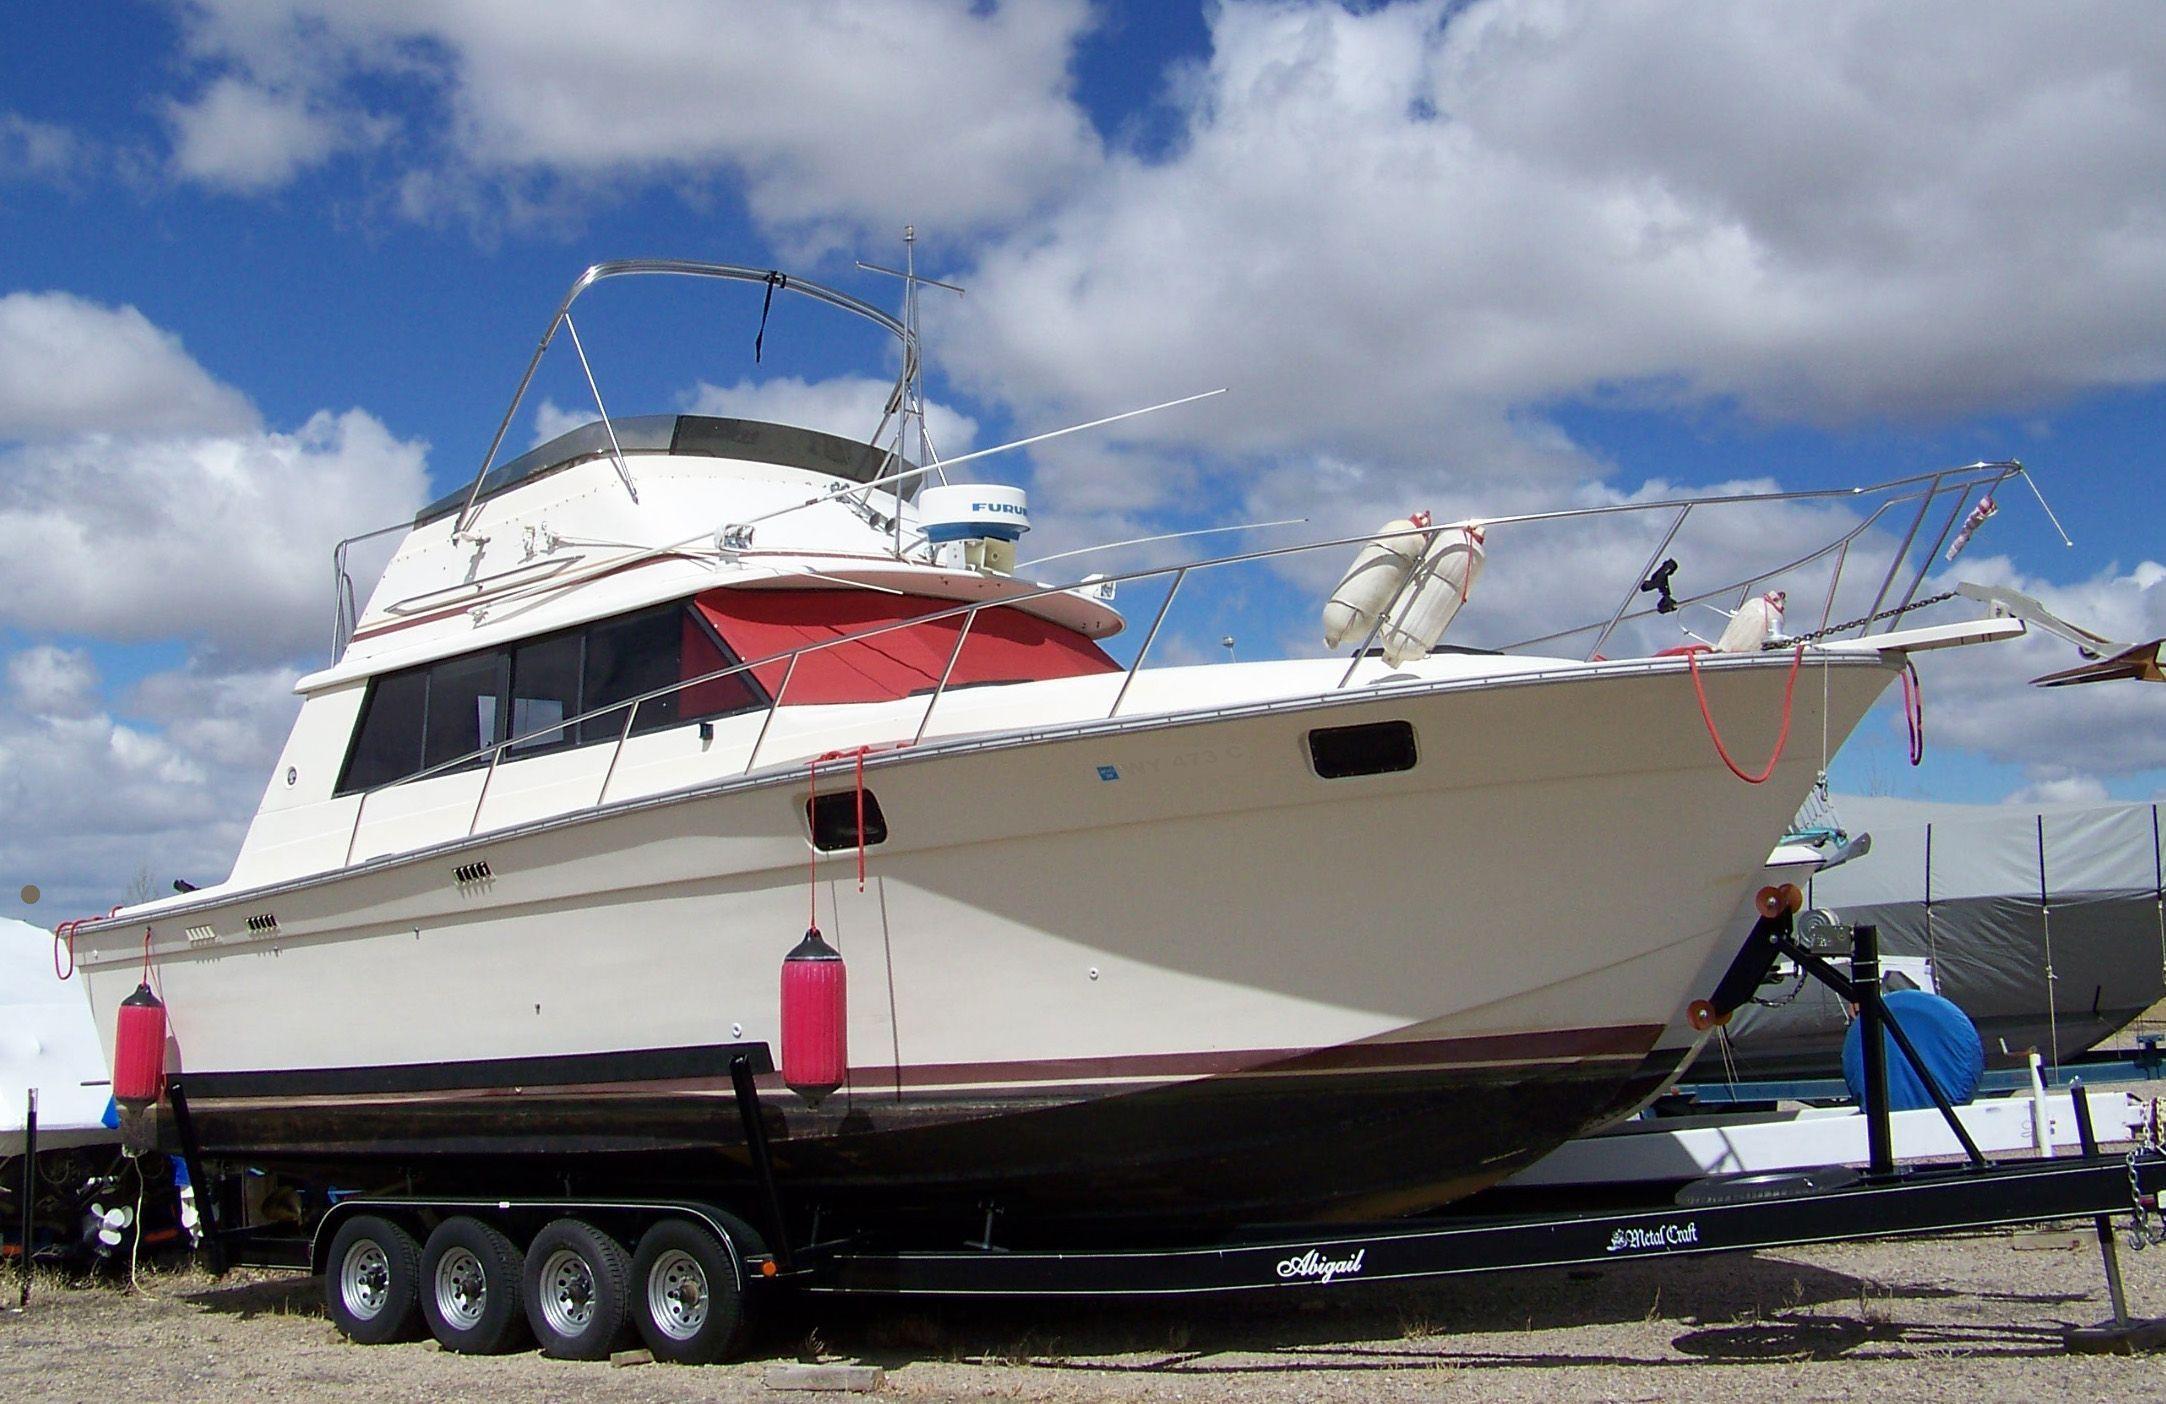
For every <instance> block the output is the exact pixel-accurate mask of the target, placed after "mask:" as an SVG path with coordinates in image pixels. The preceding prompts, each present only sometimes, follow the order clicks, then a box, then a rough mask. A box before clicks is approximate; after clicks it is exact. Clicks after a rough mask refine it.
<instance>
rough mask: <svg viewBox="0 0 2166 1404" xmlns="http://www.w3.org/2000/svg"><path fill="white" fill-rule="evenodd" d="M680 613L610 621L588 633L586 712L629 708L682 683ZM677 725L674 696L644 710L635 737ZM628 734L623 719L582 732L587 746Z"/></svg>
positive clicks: (602, 719) (595, 722)
mask: <svg viewBox="0 0 2166 1404" xmlns="http://www.w3.org/2000/svg"><path fill="white" fill-rule="evenodd" d="M682 613H683V610H682V608H681V607H677V606H672V607H670V608H668V609H656V610H648V611H647V612H646V613H644V614H633V615H628V616H626V617H625V618H623V619H611V620H607V621H605V622H603V623H600V624H594V625H590V626H588V629H587V666H586V709H587V710H588V711H593V710H594V709H595V708H597V707H607V706H608V705H610V704H611V703H612V702H624V701H627V700H629V699H631V698H634V697H637V696H639V695H640V694H641V693H643V692H652V691H654V690H655V689H656V688H658V687H668V686H669V685H670V684H671V683H674V682H679V681H681V679H680V678H679V677H678V676H677V651H678V649H679V648H680V647H682V646H683V642H684V636H683V632H682V630H683V625H682V624H681V623H680V622H679V618H678V616H679V615H681V614H682ZM676 722H677V698H676V696H675V695H674V694H673V695H671V696H667V697H656V698H653V699H651V700H649V701H646V702H642V703H640V704H639V717H638V719H637V720H636V721H634V722H633V723H632V732H633V734H634V735H638V734H640V733H642V732H648V731H656V730H659V729H661V728H662V727H665V726H674V725H676ZM623 731H624V713H622V712H617V713H615V714H613V715H606V716H599V717H595V718H592V719H591V720H589V721H588V722H587V724H586V725H585V727H583V728H582V729H581V732H580V739H581V740H582V741H600V740H605V739H606V740H611V741H614V740H615V739H616V738H617V737H618V736H619V735H621V734H622V733H623Z"/></svg>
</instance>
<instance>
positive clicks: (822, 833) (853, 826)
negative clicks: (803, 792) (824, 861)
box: [805, 789, 887, 853]
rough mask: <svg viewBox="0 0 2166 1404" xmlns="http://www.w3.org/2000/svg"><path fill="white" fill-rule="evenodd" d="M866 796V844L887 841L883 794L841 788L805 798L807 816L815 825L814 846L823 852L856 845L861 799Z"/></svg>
mask: <svg viewBox="0 0 2166 1404" xmlns="http://www.w3.org/2000/svg"><path fill="white" fill-rule="evenodd" d="M860 793H862V794H863V795H864V798H865V847H867V848H871V847H872V846H873V845H875V844H881V843H886V842H887V816H886V815H884V814H882V813H881V812H880V797H879V796H878V795H876V794H874V793H873V792H872V791H870V790H865V791H858V790H854V789H852V790H837V791H835V792H833V793H832V794H825V795H818V796H815V797H814V798H812V799H809V800H807V801H805V817H806V818H807V820H808V821H809V822H810V823H811V825H812V846H813V847H814V848H817V849H819V850H820V851H821V852H822V853H833V852H835V851H836V850H838V849H843V848H855V847H857V846H858V844H857V801H858V796H859V794H860Z"/></svg>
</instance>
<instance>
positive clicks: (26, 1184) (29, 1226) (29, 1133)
mask: <svg viewBox="0 0 2166 1404" xmlns="http://www.w3.org/2000/svg"><path fill="white" fill-rule="evenodd" d="M37 1196H38V1089H37V1088H35V1087H33V1088H31V1089H30V1105H29V1106H27V1107H25V1108H23V1247H22V1267H23V1291H22V1296H21V1297H19V1298H17V1299H16V1302H15V1309H16V1310H17V1311H25V1310H28V1309H29V1306H30V1234H31V1231H32V1230H33V1229H35V1228H36V1227H37V1213H36V1208H37Z"/></svg>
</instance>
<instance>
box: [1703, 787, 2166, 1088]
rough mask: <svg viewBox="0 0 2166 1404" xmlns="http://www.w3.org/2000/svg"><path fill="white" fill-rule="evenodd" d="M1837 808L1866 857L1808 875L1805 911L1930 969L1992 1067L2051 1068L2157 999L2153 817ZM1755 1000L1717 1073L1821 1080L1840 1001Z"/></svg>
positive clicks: (1819, 994)
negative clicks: (1861, 930) (1871, 935)
mask: <svg viewBox="0 0 2166 1404" xmlns="http://www.w3.org/2000/svg"><path fill="white" fill-rule="evenodd" d="M1833 809H1834V817H1835V818H1837V819H1839V820H1840V822H1841V825H1842V827H1843V828H1844V829H1845V830H1846V831H1847V832H1849V833H1850V834H1852V835H1853V836H1854V835H1857V834H1860V833H1869V834H1871V835H1872V850H1871V852H1869V853H1867V854H1866V855H1864V856H1863V857H1860V858H1855V859H1852V860H1851V861H1849V862H1847V863H1844V864H1841V865H1840V866H1837V867H1834V868H1830V869H1828V870H1827V871H1825V872H1822V873H1819V874H1816V875H1815V876H1814V877H1813V879H1812V880H1811V882H1810V884H1809V885H1808V887H1807V901H1808V902H1809V903H1810V904H1811V905H1812V906H1815V907H1824V908H1828V909H1830V910H1832V911H1834V912H1835V913H1836V914H1837V915H1838V916H1839V917H1841V918H1842V919H1843V920H1845V921H1851V922H1872V923H1874V924H1875V925H1877V926H1878V927H1879V928H1880V944H1881V951H1882V953H1883V955H1885V956H1889V957H1896V958H1903V959H1923V960H1927V961H1929V962H1930V968H1931V974H1932V986H1933V988H1935V989H1937V991H1938V992H1939V993H1940V994H1942V995H1945V996H1947V997H1948V998H1949V999H1952V1000H1954V1001H1955V1002H1956V1004H1957V1005H1958V1006H1959V1007H1960V1008H1961V1009H1962V1010H1963V1011H1964V1012H1965V1013H1966V1014H1968V1015H1969V1016H1970V1017H1971V1019H1972V1021H1973V1022H1974V1023H1976V1024H1977V1026H1978V1031H1979V1035H1980V1038H1981V1041H1982V1042H1983V1044H1984V1046H1985V1052H1986V1057H1987V1061H1988V1065H1989V1066H1998V1065H2003V1064H2005V1063H2007V1062H2008V1061H2009V1060H2011V1059H2015V1058H2018V1057H2020V1055H2021V1054H2022V1052H2023V1051H2024V1050H2025V1049H2028V1048H2033V1047H2035V1048H2037V1049H2038V1050H2039V1051H2040V1052H2042V1053H2043V1054H2045V1055H2046V1057H2047V1059H2048V1060H2049V1061H2051V1062H2054V1063H2056V1064H2057V1063H2058V1062H2059V1061H2060V1060H2062V1059H2064V1058H2070V1057H2074V1056H2076V1055H2078V1054H2080V1053H2082V1052H2084V1051H2085V1050H2086V1049H2089V1048H2091V1047H2092V1046H2093V1045H2095V1044H2097V1043H2098V1042H2099V1041H2100V1040H2102V1039H2104V1038H2106V1037H2108V1036H2109V1035H2111V1034H2113V1033H2115V1032H2117V1031H2118V1030H2120V1029H2121V1028H2123V1027H2124V1026H2126V1025H2127V1024H2128V1022H2129V1021H2130V1020H2132V1019H2134V1018H2136V1017H2137V1016H2138V1015H2140V1014H2142V1013H2143V1011H2144V1010H2145V1009H2147V1008H2149V1007H2150V1006H2151V1005H2152V1004H2153V1003H2155V1002H2156V1001H2157V1000H2158V999H2159V998H2160V997H2161V996H2162V995H2166V903H2162V901H2161V891H2160V881H2159V880H2160V876H2161V873H2160V868H2161V854H2160V850H2159V847H2158V842H2157V833H2158V830H2157V828H2156V827H2155V826H2156V825H2157V824H2158V823H2159V816H2158V811H2157V809H2156V808H2155V807H2154V806H2153V805H2151V804H2149V803H2134V804H2108V805H2099V804H2074V805H2057V806H2056V805H1967V804H1946V803H1931V802H1924V801H1918V800H1898V799H1876V798H1866V797H1848V796H1839V797H1837V798H1836V800H1835V801H1834V805H1833ZM1816 822H1824V819H1822V818H1819V817H1817V816H1816ZM1763 998H1764V999H1766V1000H1767V1001H1768V1004H1755V1005H1748V1006H1747V1007H1746V1008H1744V1009H1741V1010H1739V1011H1738V1015H1737V1018H1736V1019H1735V1021H1734V1022H1733V1023H1732V1025H1731V1027H1730V1029H1729V1048H1728V1050H1727V1051H1728V1053H1729V1060H1728V1066H1729V1067H1730V1068H1734V1069H1735V1071H1736V1074H1737V1076H1739V1077H1741V1078H1745V1079H1748V1080H1749V1079H1753V1078H1791V1077H1821V1076H1828V1075H1831V1070H1832V1068H1833V1067H1834V1060H1835V1058H1836V1056H1837V1055H1838V1053H1839V1051H1840V1048H1841V1039H1842V1036H1843V1033H1844V1031H1845V1030H1846V1029H1847V1027H1848V1024H1849V1013H1848V1011H1847V1009H1846V1008H1845V1007H1844V1005H1843V1003H1842V1001H1841V1000H1839V999H1838V998H1837V997H1836V996H1835V995H1834V994H1833V993H1832V992H1830V991H1827V990H1826V989H1824V988H1823V987H1821V986H1819V985H1817V984H1812V983H1809V982H1808V983H1806V984H1804V985H1802V986H1785V987H1783V988H1781V989H1771V990H1767V991H1764V992H1763ZM1770 1005H1772V1006H1774V1007H1770ZM1706 1066H1708V1065H1706V1064H1703V1070H1704V1068H1705V1067H1706Z"/></svg>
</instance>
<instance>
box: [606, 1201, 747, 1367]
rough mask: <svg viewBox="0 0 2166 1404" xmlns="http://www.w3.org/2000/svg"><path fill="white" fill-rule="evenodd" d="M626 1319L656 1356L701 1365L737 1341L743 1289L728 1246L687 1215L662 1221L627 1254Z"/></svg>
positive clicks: (726, 1352) (730, 1349)
mask: <svg viewBox="0 0 2166 1404" xmlns="http://www.w3.org/2000/svg"><path fill="white" fill-rule="evenodd" d="M632 1320H633V1322H634V1323H635V1324H636V1325H637V1326H638V1327H639V1335H640V1339H642V1340H644V1341H645V1342H646V1343H647V1349H648V1350H650V1351H652V1352H654V1358H655V1359H657V1360H671V1361H675V1362H676V1363H677V1364H679V1365H707V1364H712V1363H713V1362H714V1361H717V1360H723V1359H727V1358H728V1357H729V1356H731V1355H732V1354H734V1353H735V1352H736V1350H737V1347H738V1346H739V1345H740V1344H742V1343H743V1340H744V1334H745V1326H746V1321H745V1299H744V1291H743V1288H742V1287H741V1285H740V1284H739V1281H738V1276H737V1264H736V1262H735V1260H734V1259H733V1258H732V1256H731V1253H730V1249H729V1246H728V1245H727V1244H725V1243H724V1242H723V1241H722V1240H721V1239H719V1238H717V1237H715V1235H714V1234H713V1233H712V1232H710V1231H709V1230H707V1229H705V1228H702V1227H701V1226H700V1225H698V1224H695V1223H693V1222H692V1221H690V1220H689V1219H664V1220H662V1221H661V1222H660V1223H658V1224H656V1225H655V1226H654V1227H653V1228H650V1229H648V1230H647V1232H646V1234H645V1235H644V1236H643V1237H641V1239H640V1240H639V1250H638V1251H637V1252H635V1253H634V1254H632Z"/></svg>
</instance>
